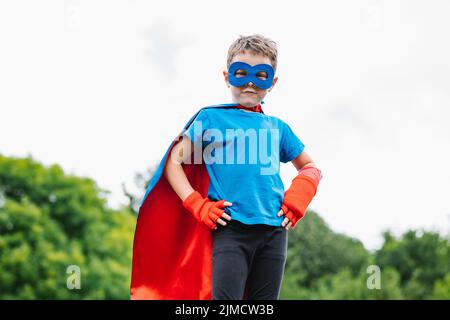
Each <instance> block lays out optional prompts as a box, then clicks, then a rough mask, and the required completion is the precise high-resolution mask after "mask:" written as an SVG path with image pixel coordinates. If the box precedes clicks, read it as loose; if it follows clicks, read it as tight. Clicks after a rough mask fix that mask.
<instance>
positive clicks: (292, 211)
mask: <svg viewBox="0 0 450 320" xmlns="http://www.w3.org/2000/svg"><path fill="white" fill-rule="evenodd" d="M291 163H292V164H293V165H294V167H295V168H296V169H297V171H298V175H297V176H296V177H295V178H294V180H292V184H291V186H290V187H289V189H288V190H287V191H286V192H285V195H284V200H283V205H282V209H281V210H280V211H279V212H278V214H277V215H278V216H279V217H280V216H283V215H284V216H285V218H284V220H283V222H282V223H281V226H282V227H284V228H285V229H286V230H289V228H290V227H295V225H296V224H297V222H298V221H299V220H300V219H301V218H302V217H303V215H304V214H305V212H306V208H307V207H308V205H309V203H310V202H311V200H312V198H313V197H314V195H315V194H316V190H317V186H318V184H319V181H320V179H321V178H322V174H321V172H320V170H319V169H318V168H317V166H316V164H315V163H314V162H313V161H312V159H311V157H310V156H309V155H308V154H307V153H306V152H305V151H303V152H301V153H300V154H299V155H298V156H297V157H296V158H295V159H294V160H292V161H291Z"/></svg>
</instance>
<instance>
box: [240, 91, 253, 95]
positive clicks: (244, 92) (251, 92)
mask: <svg viewBox="0 0 450 320" xmlns="http://www.w3.org/2000/svg"><path fill="white" fill-rule="evenodd" d="M242 93H243V94H246V93H250V94H256V92H250V91H244V92H242Z"/></svg>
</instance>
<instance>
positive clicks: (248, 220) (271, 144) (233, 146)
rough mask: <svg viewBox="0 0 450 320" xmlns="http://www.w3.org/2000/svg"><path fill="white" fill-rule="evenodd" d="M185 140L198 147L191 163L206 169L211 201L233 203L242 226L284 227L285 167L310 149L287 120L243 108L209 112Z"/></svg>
mask: <svg viewBox="0 0 450 320" xmlns="http://www.w3.org/2000/svg"><path fill="white" fill-rule="evenodd" d="M184 135H186V136H187V137H189V138H190V139H191V140H192V141H193V142H194V145H195V151H194V154H195V153H197V155H196V156H193V158H192V160H191V161H195V162H196V163H198V161H204V163H205V164H206V169H207V171H208V173H209V176H210V185H209V189H208V198H210V199H211V200H213V201H218V200H221V199H225V200H226V201H229V202H232V204H233V205H232V206H231V207H227V208H226V209H225V211H226V212H227V213H228V214H230V215H231V218H232V219H236V220H238V221H240V222H242V223H245V224H266V225H272V226H280V225H281V222H282V221H283V217H277V213H278V211H279V210H280V208H281V204H282V201H283V196H284V186H283V182H282V180H281V177H280V170H279V169H280V162H284V163H286V162H289V161H291V160H293V159H294V158H296V157H297V156H298V155H299V154H300V153H301V152H302V151H303V149H304V144H303V143H302V142H301V141H300V139H299V138H298V137H297V136H296V135H295V134H294V132H293V131H292V130H291V128H290V127H289V126H288V125H287V124H286V123H285V122H284V121H282V120H281V119H278V118H277V117H273V116H268V115H265V114H262V113H257V112H248V111H244V110H241V109H237V108H207V109H203V110H201V111H200V112H199V114H198V115H197V117H196V119H195V121H194V122H192V123H191V124H190V126H189V127H188V128H187V129H186V131H185V132H184ZM195 157H197V158H196V159H195Z"/></svg>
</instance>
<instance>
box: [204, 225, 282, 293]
mask: <svg viewBox="0 0 450 320" xmlns="http://www.w3.org/2000/svg"><path fill="white" fill-rule="evenodd" d="M287 240H288V237H287V231H286V230H285V229H284V228H283V227H281V226H279V227H275V226H268V225H264V224H255V225H246V224H243V223H241V222H239V221H237V220H231V221H227V225H226V226H225V227H224V226H222V225H220V224H217V230H215V231H214V232H213V259H212V263H213V266H212V273H213V274H212V298H213V300H242V298H243V294H244V290H245V284H246V282H247V281H248V299H249V300H262V299H264V300H266V299H267V300H269V299H270V300H277V299H278V298H279V294H280V288H281V281H282V279H283V272H284V266H285V263H286V256H287Z"/></svg>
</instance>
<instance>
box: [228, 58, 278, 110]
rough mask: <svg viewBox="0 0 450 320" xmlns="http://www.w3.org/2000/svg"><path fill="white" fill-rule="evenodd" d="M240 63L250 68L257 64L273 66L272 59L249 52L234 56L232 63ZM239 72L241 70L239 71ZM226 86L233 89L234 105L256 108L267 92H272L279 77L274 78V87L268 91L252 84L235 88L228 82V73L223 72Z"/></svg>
mask: <svg viewBox="0 0 450 320" xmlns="http://www.w3.org/2000/svg"><path fill="white" fill-rule="evenodd" d="M236 61H240V62H245V63H247V64H249V65H250V66H255V65H257V64H269V65H272V63H271V61H270V58H269V57H266V56H262V55H259V54H258V55H255V54H253V53H251V52H249V51H247V50H245V51H244V53H239V54H237V55H235V56H234V58H233V60H232V61H231V63H233V62H236ZM238 72H239V70H238ZM223 75H224V78H225V82H226V84H227V85H228V86H229V87H230V88H231V96H232V100H233V103H239V104H240V105H242V106H244V107H254V106H256V105H257V104H259V103H260V102H261V100H263V99H264V97H265V96H266V94H267V92H268V91H270V90H272V88H273V87H274V86H275V83H276V82H277V80H278V77H274V79H273V83H272V86H271V87H270V88H268V89H266V90H263V89H261V88H259V87H257V86H255V85H254V84H253V83H252V82H249V83H247V84H246V85H244V86H242V87H234V86H232V85H230V83H229V81H228V71H223Z"/></svg>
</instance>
